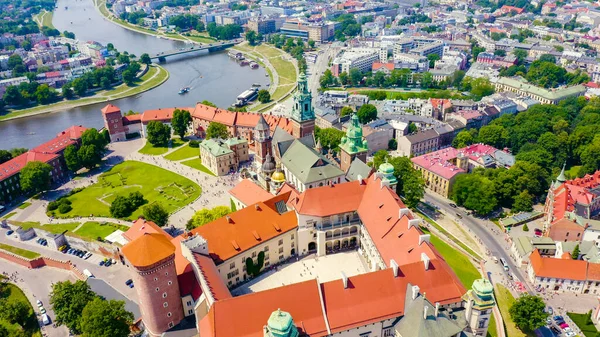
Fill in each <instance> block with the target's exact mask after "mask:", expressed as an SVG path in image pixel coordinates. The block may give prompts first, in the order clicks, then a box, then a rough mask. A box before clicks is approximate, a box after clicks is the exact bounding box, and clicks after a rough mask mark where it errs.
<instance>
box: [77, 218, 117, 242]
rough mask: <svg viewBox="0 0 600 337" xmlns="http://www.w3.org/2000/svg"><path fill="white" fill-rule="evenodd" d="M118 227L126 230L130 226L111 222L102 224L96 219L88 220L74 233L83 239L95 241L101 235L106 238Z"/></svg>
mask: <svg viewBox="0 0 600 337" xmlns="http://www.w3.org/2000/svg"><path fill="white" fill-rule="evenodd" d="M118 229H120V230H122V231H123V232H125V231H127V230H128V229H129V227H127V226H123V225H118V224H114V223H110V222H107V223H103V224H102V223H99V222H96V221H88V222H86V223H84V224H83V225H81V227H79V228H78V229H77V230H76V231H75V232H74V234H75V235H76V236H78V237H80V238H82V239H85V240H88V241H93V240H96V239H97V238H99V237H100V238H102V239H104V238H105V237H107V236H108V235H110V234H112V232H114V231H116V230H118Z"/></svg>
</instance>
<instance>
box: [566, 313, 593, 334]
mask: <svg viewBox="0 0 600 337" xmlns="http://www.w3.org/2000/svg"><path fill="white" fill-rule="evenodd" d="M567 315H569V317H570V318H571V319H572V320H573V323H575V324H577V326H578V327H579V329H581V332H583V335H584V336H585V337H596V336H598V329H596V327H595V326H594V324H593V323H592V322H591V319H590V314H589V313H587V314H576V313H574V312H567ZM588 322H589V324H588Z"/></svg>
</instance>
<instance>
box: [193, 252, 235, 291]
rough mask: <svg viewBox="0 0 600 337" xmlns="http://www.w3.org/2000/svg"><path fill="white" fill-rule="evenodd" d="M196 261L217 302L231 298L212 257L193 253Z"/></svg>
mask: <svg viewBox="0 0 600 337" xmlns="http://www.w3.org/2000/svg"><path fill="white" fill-rule="evenodd" d="M193 254H194V260H196V262H197V263H198V266H199V267H200V270H199V272H200V273H202V275H203V276H204V279H205V280H206V283H207V285H208V288H209V291H210V293H211V294H212V296H213V298H214V299H215V300H216V301H220V300H224V299H227V298H231V293H230V292H229V289H228V288H227V286H226V285H225V282H223V280H222V279H221V275H219V271H218V270H217V267H216V266H215V263H214V261H213V260H212V259H211V258H210V256H206V255H202V254H198V253H193Z"/></svg>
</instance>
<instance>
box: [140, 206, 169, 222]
mask: <svg viewBox="0 0 600 337" xmlns="http://www.w3.org/2000/svg"><path fill="white" fill-rule="evenodd" d="M142 214H143V215H144V218H146V220H150V221H152V222H154V223H155V224H157V225H159V226H161V227H162V226H164V225H166V224H167V222H168V221H169V212H167V210H166V209H165V208H164V207H163V205H162V204H161V203H159V202H153V203H151V204H149V205H146V206H145V207H144V208H143V209H142Z"/></svg>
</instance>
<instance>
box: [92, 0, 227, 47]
mask: <svg viewBox="0 0 600 337" xmlns="http://www.w3.org/2000/svg"><path fill="white" fill-rule="evenodd" d="M92 1H93V2H94V7H95V8H96V10H98V12H99V13H100V15H102V16H103V17H104V18H105V19H107V20H109V21H110V22H112V23H114V24H116V25H119V26H121V27H123V28H125V29H128V30H131V31H134V32H137V33H141V34H146V35H152V36H156V37H158V38H161V39H166V40H173V41H181V42H186V41H189V42H195V43H213V42H215V41H217V39H214V38H212V37H209V36H199V35H192V36H184V35H181V34H178V33H163V32H158V31H154V30H151V29H147V28H144V27H141V26H138V25H134V24H131V23H129V22H127V21H123V20H121V19H119V18H117V17H116V16H115V15H114V14H113V13H112V12H111V11H110V10H109V9H108V7H106V0H92Z"/></svg>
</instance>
